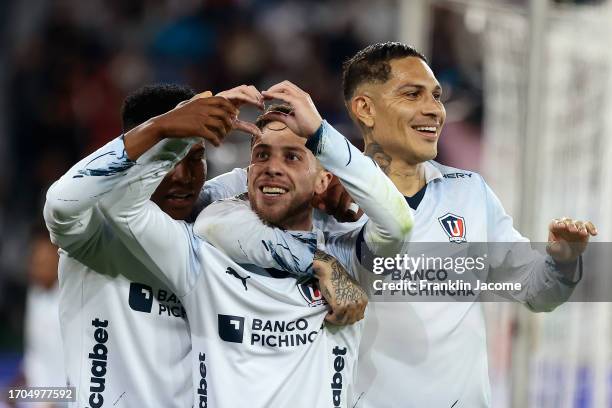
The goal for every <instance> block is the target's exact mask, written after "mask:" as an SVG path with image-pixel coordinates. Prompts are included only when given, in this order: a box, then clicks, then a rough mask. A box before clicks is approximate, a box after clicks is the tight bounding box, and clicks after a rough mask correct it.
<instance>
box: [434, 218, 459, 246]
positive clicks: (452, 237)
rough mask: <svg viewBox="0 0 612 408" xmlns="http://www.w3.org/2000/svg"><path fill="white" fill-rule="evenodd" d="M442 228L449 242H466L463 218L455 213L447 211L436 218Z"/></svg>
mask: <svg viewBox="0 0 612 408" xmlns="http://www.w3.org/2000/svg"><path fill="white" fill-rule="evenodd" d="M438 221H439V222H440V225H441V226H442V229H443V230H444V232H445V233H446V235H448V240H449V241H450V242H455V243H458V244H459V243H461V242H466V239H465V219H463V217H460V216H458V215H455V214H451V213H448V214H446V215H444V216H442V217H440V218H438Z"/></svg>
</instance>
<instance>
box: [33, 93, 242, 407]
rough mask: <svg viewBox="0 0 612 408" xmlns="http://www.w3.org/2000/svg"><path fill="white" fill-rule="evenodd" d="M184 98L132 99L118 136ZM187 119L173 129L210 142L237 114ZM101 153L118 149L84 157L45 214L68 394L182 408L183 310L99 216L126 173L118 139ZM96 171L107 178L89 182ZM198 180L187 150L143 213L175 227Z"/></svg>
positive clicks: (201, 110)
mask: <svg viewBox="0 0 612 408" xmlns="http://www.w3.org/2000/svg"><path fill="white" fill-rule="evenodd" d="M193 96H194V93H193V91H192V90H190V89H188V88H183V87H178V86H171V85H159V86H150V87H145V88H143V89H141V90H139V91H137V92H135V93H134V94H132V95H130V96H129V97H128V98H127V99H126V100H125V103H124V105H123V108H122V120H123V128H124V131H125V132H128V131H129V130H130V129H132V128H134V127H136V126H138V125H140V124H141V123H143V122H145V121H146V120H148V119H149V118H151V117H154V116H157V115H160V114H162V113H165V112H167V111H169V110H172V109H173V108H174V107H175V106H176V105H177V104H178V103H179V102H182V101H185V100H188V99H190V98H191V97H193ZM179 113H180V111H179ZM187 113H189V112H187ZM187 113H186V112H185V110H183V115H182V116H180V117H179V118H178V119H182V120H184V121H187V120H189V119H190V118H191V117H193V116H194V115H195V114H197V115H198V117H197V119H198V120H199V121H200V122H199V124H200V125H199V126H201V127H202V133H206V136H208V137H209V138H214V139H218V138H219V137H222V135H223V134H224V133H225V132H226V131H227V129H229V127H230V122H231V118H232V115H235V113H236V108H235V107H234V106H233V104H232V103H230V102H228V101H227V100H225V99H223V98H211V99H206V100H204V99H202V100H198V101H195V102H193V103H192V106H191V116H190V115H188V114H187ZM175 116H177V115H176V112H175ZM204 125H206V126H209V127H205V126H204ZM184 127H187V125H185V126H184ZM211 129H212V130H211ZM110 145H111V146H112V147H117V148H116V149H111V150H109V149H107V150H104V149H101V150H99V151H98V152H96V153H94V154H92V155H90V156H88V158H87V159H85V160H83V161H81V162H80V163H78V164H77V165H76V166H74V167H73V168H72V169H71V170H70V171H68V173H67V174H66V175H64V176H63V177H62V178H61V179H60V180H58V181H57V182H56V183H54V184H53V185H52V186H51V188H50V189H49V191H48V193H47V201H46V204H45V209H44V216H45V220H46V223H47V227H48V229H49V231H50V233H51V240H52V241H53V243H54V244H56V245H58V246H59V247H60V248H61V249H60V263H59V280H60V291H61V299H60V323H61V329H62V337H63V342H64V354H65V363H66V367H67V376H68V378H67V380H68V383H69V384H70V385H71V386H74V387H76V392H77V395H76V401H77V402H76V404H77V405H78V406H89V407H102V406H130V407H132V406H140V407H160V406H163V407H188V406H191V403H192V401H193V394H192V387H191V385H192V380H191V362H190V359H189V355H190V351H191V342H190V339H189V332H188V323H187V320H186V314H185V309H184V307H183V305H182V304H181V301H180V299H179V298H178V297H177V296H176V294H175V293H174V292H173V291H172V290H170V289H169V288H168V286H167V285H165V284H164V283H163V282H161V281H160V280H159V279H157V278H155V276H153V275H152V274H151V273H150V272H149V271H148V267H147V266H146V265H145V264H143V263H142V262H141V261H139V260H138V259H137V258H136V257H134V256H133V255H132V254H131V253H130V252H129V251H128V249H127V248H126V246H125V245H124V244H123V243H122V242H121V241H120V240H119V239H118V238H117V236H116V235H115V233H113V231H112V229H111V228H110V227H109V223H108V221H107V220H106V218H105V217H104V215H103V214H102V213H101V211H100V208H99V202H100V200H102V199H103V198H104V197H105V194H106V193H107V192H108V190H109V189H112V188H113V186H114V184H116V183H118V182H120V181H121V179H122V176H123V171H124V170H125V169H126V165H125V163H124V162H123V161H122V154H123V153H122V149H121V146H123V142H122V140H121V138H119V139H116V140H114V141H112V142H111V143H110ZM115 151H116V152H117V154H115V153H114V152H115ZM102 164H104V165H106V166H107V167H106V170H105V171H102V172H98V169H99V168H101V167H102ZM205 177H206V162H205V160H204V146H203V145H202V144H201V143H200V144H195V145H194V146H193V147H192V148H191V150H190V151H189V153H188V154H187V155H186V156H185V158H184V159H183V160H182V161H180V162H179V163H178V164H177V165H176V167H175V168H174V169H173V171H171V172H168V174H167V176H166V177H165V178H164V179H163V180H162V181H161V183H160V185H159V186H158V188H157V189H156V190H155V192H154V193H153V194H152V197H151V200H152V205H156V206H157V207H158V208H160V210H162V211H164V212H166V213H167V214H168V215H169V216H171V217H172V218H174V219H176V220H183V219H185V218H186V217H187V216H188V215H189V214H190V213H191V210H192V207H193V204H194V202H195V200H196V198H197V196H198V194H199V192H200V190H201V188H202V184H203V182H204V179H205ZM92 180H95V181H96V183H94V182H93V181H92Z"/></svg>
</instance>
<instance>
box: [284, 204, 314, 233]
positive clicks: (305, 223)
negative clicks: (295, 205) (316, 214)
mask: <svg viewBox="0 0 612 408" xmlns="http://www.w3.org/2000/svg"><path fill="white" fill-rule="evenodd" d="M279 226H280V227H281V228H283V229H284V230H287V231H310V230H312V209H311V208H308V210H307V211H300V212H297V213H295V214H293V215H291V216H289V217H287V218H285V219H284V220H283V222H282V223H281V225H279Z"/></svg>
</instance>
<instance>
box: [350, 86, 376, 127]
mask: <svg viewBox="0 0 612 408" xmlns="http://www.w3.org/2000/svg"><path fill="white" fill-rule="evenodd" d="M350 108H351V113H352V114H353V116H354V117H355V119H357V122H358V123H359V125H360V126H365V127H367V128H371V127H374V118H375V117H376V110H375V109H374V104H373V103H372V99H370V97H369V96H367V95H364V94H358V95H355V96H353V97H352V98H351V100H350Z"/></svg>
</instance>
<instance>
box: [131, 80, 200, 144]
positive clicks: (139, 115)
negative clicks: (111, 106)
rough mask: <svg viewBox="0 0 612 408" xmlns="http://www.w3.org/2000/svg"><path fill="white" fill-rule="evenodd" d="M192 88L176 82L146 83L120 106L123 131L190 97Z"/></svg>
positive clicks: (170, 108) (192, 93)
mask: <svg viewBox="0 0 612 408" xmlns="http://www.w3.org/2000/svg"><path fill="white" fill-rule="evenodd" d="M194 95H195V92H194V91H193V89H191V88H189V87H186V86H181V85H176V84H154V85H146V86H143V87H142V88H140V89H138V90H136V91H134V92H132V93H131V94H130V95H128V96H127V98H125V101H124V102H123V106H122V107H121V121H122V126H123V132H127V131H129V130H131V129H133V128H135V127H136V126H138V125H140V124H141V123H144V122H146V121H147V120H149V119H151V118H152V117H154V116H157V115H161V114H162V113H166V112H168V111H170V110H172V109H174V108H175V107H176V105H178V104H179V103H180V102H182V101H185V100H187V99H191V98H192V97H193V96H194Z"/></svg>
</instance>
